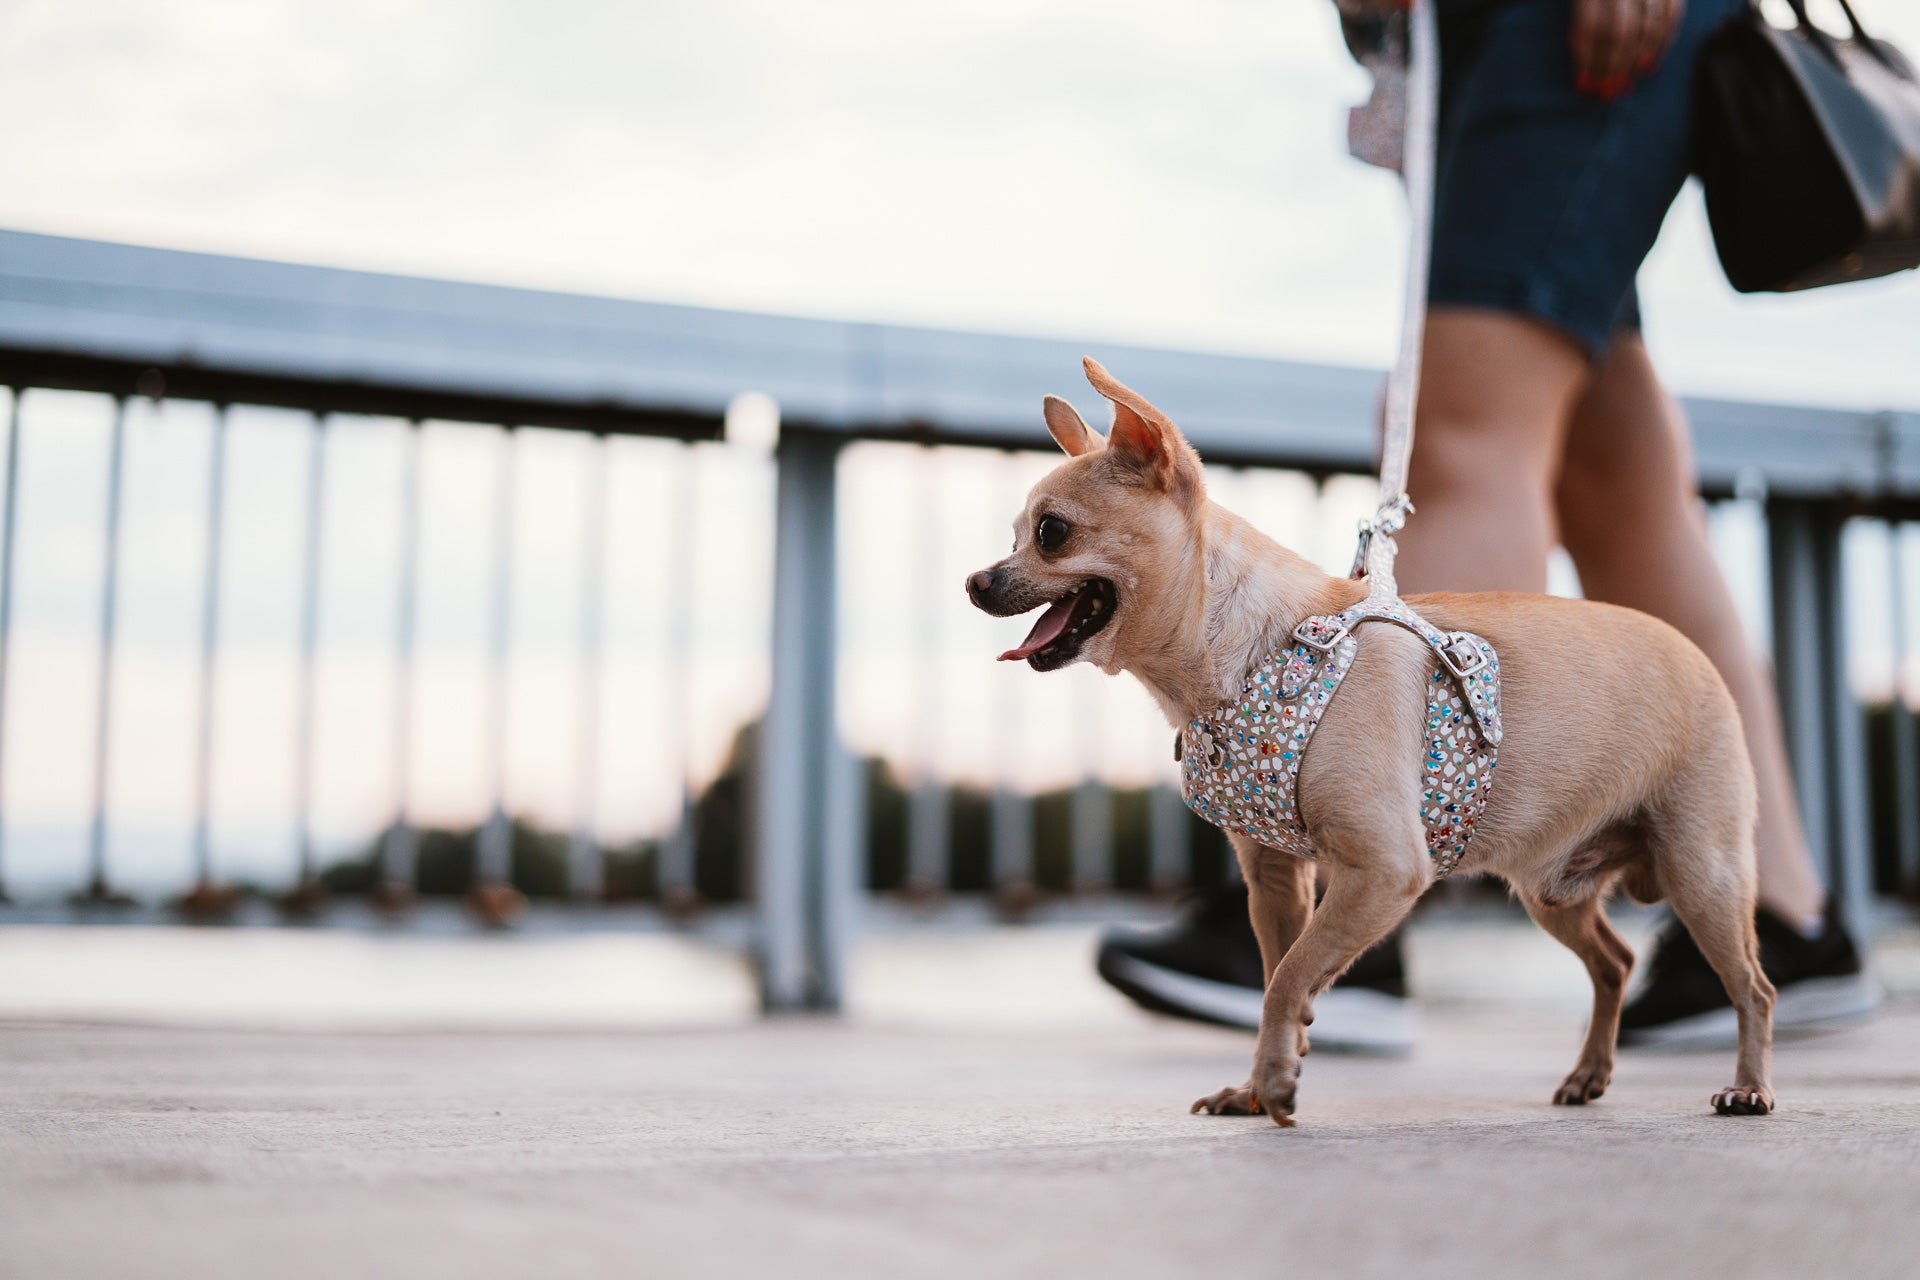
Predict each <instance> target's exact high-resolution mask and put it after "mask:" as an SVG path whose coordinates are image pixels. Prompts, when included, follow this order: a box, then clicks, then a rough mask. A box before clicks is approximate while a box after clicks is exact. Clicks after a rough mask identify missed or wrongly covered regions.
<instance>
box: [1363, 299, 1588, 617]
mask: <svg viewBox="0 0 1920 1280" xmlns="http://www.w3.org/2000/svg"><path fill="white" fill-rule="evenodd" d="M1423 351H1424V355H1423V360H1422V372H1421V382H1420V405H1419V412H1418V421H1419V430H1417V431H1416V432H1415V433H1414V440H1413V462H1412V466H1411V468H1410V472H1409V476H1408V484H1407V488H1408V491H1409V492H1411V493H1412V494H1413V500H1414V503H1415V505H1416V506H1417V507H1418V508H1419V514H1418V516H1417V517H1416V518H1415V519H1414V520H1412V521H1411V522H1410V523H1409V524H1408V525H1407V530H1406V532H1405V533H1403V534H1402V535H1401V536H1400V538H1399V539H1398V541H1399V544H1400V558H1399V563H1398V566H1397V569H1398V572H1397V575H1396V576H1398V578H1399V580H1400V587H1401V590H1403V591H1406V592H1409V593H1415V592H1421V591H1544V590H1546V586H1547V553H1548V552H1549V551H1551V550H1552V549H1553V545H1554V541H1555V528H1554V513H1553V502H1552V495H1553V481H1554V477H1555V476H1556V475H1557V474H1558V473H1559V470H1560V449H1561V439H1562V436H1563V434H1564V428H1565V424H1566V421H1567V418H1568V415H1569V414H1570V413H1571V412H1572V410H1573V405H1574V402H1575V401H1576V400H1577V399H1578V397H1579V394H1580V392H1581V390H1582V389H1583V388H1584V386H1585V384H1586V382H1587V379H1588V377H1589V375H1590V367H1589V365H1588V362H1587V357H1586V353H1585V352H1584V351H1583V350H1581V348H1580V347H1579V346H1578V345H1576V344H1575V343H1574V342H1573V341H1572V340H1571V339H1569V338H1567V337H1565V336H1564V335H1562V334H1561V333H1559V332H1558V331H1556V330H1554V329H1551V328H1549V327H1547V326H1546V325H1544V324H1541V323H1539V322H1538V321H1535V320H1529V319H1527V318H1525V317H1522V316H1515V315H1508V314H1506V313H1504V312H1499V311H1483V310H1474V309H1468V308H1461V307H1436V308H1435V309H1434V311H1433V313H1432V314H1431V315H1430V316H1429V317H1428V318H1427V335H1426V343H1425V346H1424V348H1423Z"/></svg>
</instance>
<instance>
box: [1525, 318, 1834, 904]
mask: <svg viewBox="0 0 1920 1280" xmlns="http://www.w3.org/2000/svg"><path fill="white" fill-rule="evenodd" d="M1555 504H1556V507H1557V509H1558V512H1559V522H1560V530H1561V536H1562V539H1563V541H1564V542H1565V544H1566V547H1567V551H1568V553H1569V554H1570V555H1572V557H1573V562H1574V567H1575V568H1577V569H1578V570H1579V572H1580V585H1581V589H1582V591H1583V592H1584V593H1585V594H1586V595H1587V596H1588V597H1589V598H1591V599H1595V600H1605V601H1608V602H1610V603H1613V604H1622V605H1626V606H1628V607H1630V608H1634V609H1639V610H1642V611H1643V612H1646V613H1650V614H1652V615H1654V616H1655V617H1656V618H1662V619H1665V620H1666V621H1667V622H1670V623H1672V624H1673V625H1674V626H1675V627H1677V628H1679V630H1680V631H1681V633H1682V634H1684V635H1685V636H1686V637H1687V638H1688V639H1690V640H1692V641H1693V642H1694V643H1695V644H1697V645H1699V646H1700V648H1701V649H1702V650H1703V651H1704V652H1705V653H1706V655H1707V656H1708V657H1709V658H1711V659H1712V660H1713V664H1714V665H1715V666H1716V667H1718V668H1719V669H1720V674H1721V676H1722V678H1724V679H1725V680H1726V682H1727V688H1728V689H1729V690H1731V691H1732V693H1733V697H1734V701H1735V702H1737V703H1738V704H1739V706H1740V716H1741V720H1742V721H1743V723H1744V724H1745V726H1746V734H1747V750H1748V751H1749V753H1750V754H1751V755H1752V757H1753V768H1754V774H1755V776H1756V778H1757V780H1758V782H1759V787H1760V814H1759V825H1758V828H1757V833H1756V834H1757V840H1756V852H1757V855H1758V864H1759V872H1760V904H1761V905H1762V906H1764V907H1766V908H1768V909H1769V910H1771V911H1772V912H1774V913H1775V914H1776V915H1778V916H1780V917H1781V918H1782V919H1784V920H1786V921H1788V922H1789V923H1791V924H1793V925H1795V926H1796V927H1798V928H1800V929H1801V930H1803V931H1810V930H1813V929H1816V928H1818V926H1819V924H1820V915H1821V908H1822V906H1823V903H1824V898H1825V894H1824V891H1823V890H1822V889H1821V887H1820V880H1819V877H1818V876H1817V875H1816V874H1815V872H1814V867H1813V860H1812V858H1811V857H1810V856H1809V855H1808V852H1807V842H1806V836H1805V834H1804V831H1803V829H1802V827H1801V824H1800V813H1799V808H1798V806H1797V805H1796V804H1795V801H1794V790H1793V780H1792V777H1791V775H1790V774H1789V773H1788V770H1787V756H1786V747H1785V743H1784V742H1783V740H1782V738H1781V732H1780V715H1779V709H1778V707H1777V706H1776V704H1775V702H1774V694H1773V688H1772V685H1771V682H1770V681H1769V680H1768V679H1767V675H1766V672H1765V669H1764V668H1763V666H1762V663H1761V661H1760V659H1759V657H1758V655H1757V654H1756V653H1755V652H1754V650H1753V647H1752V646H1751V645H1750V644H1749V643H1748V641H1747V637H1746V635H1745V634H1744V633H1743V632H1742V630H1741V626H1740V618H1739V615H1738V613H1737V612H1736V611H1735V609H1734V604H1733V597H1732V594H1731V593H1730V592H1729V590H1728V588H1727V583H1726V579H1725V577H1724V576H1723V575H1722V574H1721V572H1720V567H1719V564H1718V563H1717V562H1716V561H1715V560H1714V557H1713V548H1712V546H1711V545H1710V543H1709V542H1708V540H1707V525H1706V516H1705V513H1704V511H1703V510H1702V508H1701V506H1700V501H1699V497H1698V493H1697V491H1696V488H1695V481H1694V472H1693V459H1692V455H1691V449H1690V446H1689V442H1688V438H1687V426H1686V421H1685V419H1684V417H1683V416H1682V414H1681V411H1680V406H1679V405H1678V404H1676V403H1675V402H1674V400H1673V398H1672V397H1671V396H1669V395H1668V394H1667V393H1666V391H1665V389H1664V388H1662V387H1661V385H1660V380H1659V378H1658V377H1657V376H1656V375H1655V373H1654V368H1653V362H1652V361H1651V360H1650V359H1649V358H1648V356H1647V349H1646V346H1645V344H1644V343H1643V342H1642V341H1641V340H1640V337H1639V335H1638V334H1633V333H1626V334H1622V335H1621V336H1620V337H1619V338H1617V339H1615V341H1614V343H1613V345H1612V346H1611V347H1610V348H1609V349H1608V351H1607V354H1606V356H1605V357H1604V358H1603V359H1602V361H1601V363H1600V366H1599V368H1598V370H1597V371H1596V376H1595V377H1594V378H1593V380H1592V382H1591V383H1590V384H1589V385H1588V386H1587V388H1586V391H1585V394H1583V395H1582V396H1581V397H1580V398H1579V400H1578V402H1577V403H1576V404H1575V406H1574V409H1573V415H1572V419H1571V423H1570V426H1569V428H1568V431H1567V437H1566V448H1565V462H1564V465H1563V467H1562V469H1561V474H1560V480H1559V487H1558V490H1557V492H1556V494H1555Z"/></svg>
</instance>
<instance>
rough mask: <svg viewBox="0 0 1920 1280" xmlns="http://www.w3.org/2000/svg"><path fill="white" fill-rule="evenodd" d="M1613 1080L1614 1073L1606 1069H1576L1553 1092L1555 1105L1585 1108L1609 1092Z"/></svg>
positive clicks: (1582, 1067) (1583, 1067)
mask: <svg viewBox="0 0 1920 1280" xmlns="http://www.w3.org/2000/svg"><path fill="white" fill-rule="evenodd" d="M1612 1078H1613V1072H1612V1071H1611V1070H1609V1069H1607V1068H1605V1067H1585V1066H1581V1067H1575V1068H1574V1069H1573V1071H1572V1072H1571V1073H1570V1074H1569V1075H1568V1076H1567V1078H1566V1079H1565V1080H1562V1081H1561V1082H1560V1087H1559V1088H1558V1089H1555V1090H1554V1091H1553V1105H1554V1106H1556V1107H1579V1106H1585V1105H1586V1104H1587V1103H1589V1102H1592V1101H1593V1100H1594V1099H1595V1098H1597V1097H1599V1096H1600V1095H1601V1094H1603V1093H1605V1092H1606V1091H1607V1083H1608V1081H1610V1080H1611V1079H1612Z"/></svg>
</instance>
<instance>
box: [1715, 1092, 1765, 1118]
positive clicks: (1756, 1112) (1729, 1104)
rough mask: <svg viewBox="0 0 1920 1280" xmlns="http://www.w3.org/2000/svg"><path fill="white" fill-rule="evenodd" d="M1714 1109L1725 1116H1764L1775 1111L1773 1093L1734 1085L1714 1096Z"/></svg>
mask: <svg viewBox="0 0 1920 1280" xmlns="http://www.w3.org/2000/svg"><path fill="white" fill-rule="evenodd" d="M1713 1109H1714V1110H1715V1111H1716V1112H1718V1113H1719V1114H1721V1115H1723V1116H1764V1115H1766V1114H1767V1113H1769V1112H1770V1111H1772V1110H1773V1091H1772V1090H1770V1089H1755V1088H1750V1087H1748V1086H1745V1085H1734V1086H1732V1087H1731V1088H1726V1089H1722V1090H1721V1091H1720V1092H1718V1093H1716V1094H1714V1095H1713Z"/></svg>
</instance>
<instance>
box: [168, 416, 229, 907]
mask: <svg viewBox="0 0 1920 1280" xmlns="http://www.w3.org/2000/svg"><path fill="white" fill-rule="evenodd" d="M227 418H228V410H227V406H226V405H223V404H222V405H215V406H214V409H213V425H212V431H211V434H210V436H209V437H208V440H207V524H206V545H205V547H204V548H203V552H204V554H205V568H204V569H203V571H202V575H201V582H200V611H201V612H200V683H199V688H198V689H197V690H196V696H197V698H198V699H199V704H200V705H199V723H198V726H197V727H196V736H195V739H194V760H193V877H194V883H193V888H192V889H191V890H189V891H188V893H187V895H186V897H185V898H183V899H182V900H181V906H182V908H183V909H184V910H185V911H186V912H187V914H188V915H189V916H192V917H194V918H197V919H203V920H211V919H220V918H223V917H224V916H226V915H227V914H229V913H230V912H231V911H232V909H233V907H234V906H235V905H236V903H237V895H236V894H234V893H232V892H230V891H228V890H225V889H223V888H221V887H220V886H219V885H218V884H217V883H215V880H214V872H213V725H214V703H215V700H216V697H217V695H218V693H219V687H218V685H219V659H220V552H221V549H222V548H221V537H222V532H223V526H224V523H225V516H226V506H227Z"/></svg>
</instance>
